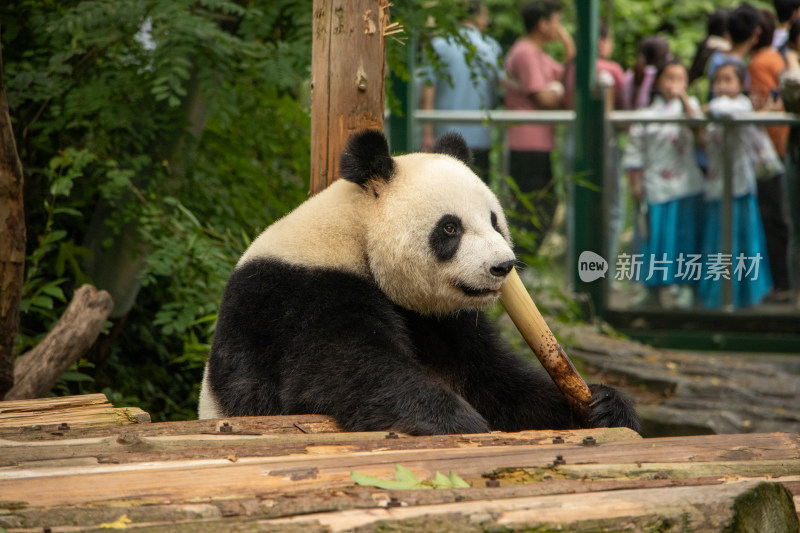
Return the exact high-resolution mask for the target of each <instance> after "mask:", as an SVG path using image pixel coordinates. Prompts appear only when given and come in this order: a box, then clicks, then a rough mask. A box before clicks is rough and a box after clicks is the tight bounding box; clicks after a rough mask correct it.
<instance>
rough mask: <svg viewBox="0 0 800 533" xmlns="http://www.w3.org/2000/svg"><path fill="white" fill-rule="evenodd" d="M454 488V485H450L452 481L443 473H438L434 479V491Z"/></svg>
mask: <svg viewBox="0 0 800 533" xmlns="http://www.w3.org/2000/svg"><path fill="white" fill-rule="evenodd" d="M452 487H453V484H452V483H450V479H449V478H448V477H447V476H445V475H444V474H442V473H441V472H439V471H437V472H436V475H435V476H434V477H433V488H434V489H450V488H452Z"/></svg>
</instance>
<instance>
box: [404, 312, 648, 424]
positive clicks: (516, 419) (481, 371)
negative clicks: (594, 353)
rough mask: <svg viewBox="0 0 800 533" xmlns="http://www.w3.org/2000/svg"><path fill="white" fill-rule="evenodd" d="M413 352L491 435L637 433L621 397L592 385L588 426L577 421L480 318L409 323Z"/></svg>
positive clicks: (531, 365)
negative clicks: (584, 430)
mask: <svg viewBox="0 0 800 533" xmlns="http://www.w3.org/2000/svg"><path fill="white" fill-rule="evenodd" d="M411 319H412V320H413V323H414V324H415V325H416V327H415V332H416V334H417V337H418V338H417V346H418V349H419V350H420V353H421V354H422V357H423V359H424V360H425V361H427V363H428V364H430V365H432V366H434V367H436V368H438V371H439V372H440V373H441V375H444V376H450V378H451V379H452V380H453V381H455V382H461V383H462V384H463V386H462V387H461V389H460V392H461V394H462V395H463V396H464V398H465V399H466V400H467V401H468V402H469V403H470V404H471V405H473V406H474V407H475V409H476V410H477V411H478V412H479V413H481V415H483V416H484V417H485V418H486V420H487V421H488V422H489V426H490V428H491V429H495V430H501V431H522V430H526V429H569V428H578V427H599V426H605V427H617V426H626V427H630V428H632V429H634V430H636V431H639V428H640V426H639V421H638V417H637V416H636V412H635V410H634V409H633V405H632V403H631V402H630V400H628V399H627V398H626V397H625V396H624V395H623V394H622V393H620V392H618V391H617V390H615V389H613V388H610V387H606V386H603V385H592V386H590V389H591V391H592V400H593V401H592V407H591V410H590V415H589V420H581V419H579V418H578V417H577V416H576V414H575V413H574V412H573V411H572V409H571V408H570V407H569V405H568V404H567V401H566V400H565V398H564V396H563V395H562V394H561V391H559V390H558V388H557V387H556V386H555V384H554V383H553V380H552V379H551V378H550V376H548V375H547V374H546V373H545V372H544V370H543V369H541V368H539V367H538V363H536V362H530V361H526V360H524V359H522V358H520V357H518V356H516V355H515V354H514V353H512V352H511V351H510V350H509V349H508V348H507V347H506V345H505V343H504V342H503V341H502V339H501V338H500V337H499V335H498V334H497V332H496V331H495V328H494V327H493V325H492V324H490V323H489V321H488V320H487V319H486V317H485V316H484V315H483V314H482V313H477V314H476V313H460V314H459V315H455V316H450V317H445V318H437V319H433V318H425V317H416V318H415V317H413V316H412V317H411Z"/></svg>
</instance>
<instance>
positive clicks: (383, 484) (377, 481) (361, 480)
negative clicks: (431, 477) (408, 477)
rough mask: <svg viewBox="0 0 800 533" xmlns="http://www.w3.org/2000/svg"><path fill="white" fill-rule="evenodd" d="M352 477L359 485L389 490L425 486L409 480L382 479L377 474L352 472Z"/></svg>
mask: <svg viewBox="0 0 800 533" xmlns="http://www.w3.org/2000/svg"><path fill="white" fill-rule="evenodd" d="M350 477H351V478H353V481H355V482H356V484H358V485H364V486H367V487H377V488H379V489H387V490H411V489H417V488H425V487H422V486H417V485H418V484H417V483H409V482H407V481H396V480H391V479H381V478H379V477H377V476H371V475H369V474H360V473H358V472H350Z"/></svg>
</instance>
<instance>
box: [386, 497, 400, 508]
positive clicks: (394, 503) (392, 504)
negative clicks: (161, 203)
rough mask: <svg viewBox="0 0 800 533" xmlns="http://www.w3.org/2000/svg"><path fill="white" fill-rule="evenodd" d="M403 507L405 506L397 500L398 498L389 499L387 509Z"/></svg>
mask: <svg viewBox="0 0 800 533" xmlns="http://www.w3.org/2000/svg"><path fill="white" fill-rule="evenodd" d="M402 505H403V504H402V503H400V500H398V499H397V498H395V497H394V496H392V497H391V498H389V501H388V502H386V507H400V506H402Z"/></svg>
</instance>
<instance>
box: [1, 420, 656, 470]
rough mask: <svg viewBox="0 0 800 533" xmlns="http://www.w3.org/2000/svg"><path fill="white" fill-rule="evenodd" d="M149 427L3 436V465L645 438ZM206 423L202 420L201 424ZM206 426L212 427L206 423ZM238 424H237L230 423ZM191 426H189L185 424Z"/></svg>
mask: <svg viewBox="0 0 800 533" xmlns="http://www.w3.org/2000/svg"><path fill="white" fill-rule="evenodd" d="M163 424H164V423H161V424H149V425H147V426H145V427H144V431H139V428H135V429H129V428H125V429H122V430H119V431H117V432H116V434H115V435H108V436H100V437H95V436H90V437H83V438H81V434H82V433H86V432H80V431H70V432H61V433H62V435H61V436H60V437H61V438H59V439H57V440H39V441H30V440H14V439H13V436H6V438H0V465H3V466H11V465H15V464H19V463H21V462H31V461H43V460H57V459H65V458H78V457H94V458H97V459H98V460H99V461H102V462H111V463H128V462H137V461H153V460H165V459H170V460H176V459H201V458H219V457H226V456H230V455H233V456H236V457H237V458H243V457H258V456H264V455H267V454H268V455H270V456H273V457H274V456H280V455H288V454H315V455H320V454H330V453H350V452H367V451H374V450H387V449H392V450H410V449H442V448H467V447H484V446H499V445H534V444H538V445H552V443H553V439H554V438H555V437H558V439H559V442H561V443H564V444H568V445H574V444H580V443H581V442H582V441H583V439H584V438H585V437H587V436H592V437H593V438H594V439H595V440H596V441H597V442H600V443H607V442H614V441H627V440H631V439H635V440H638V439H640V437H639V435H638V434H636V433H635V432H634V431H632V430H630V429H628V428H602V429H594V430H574V431H523V432H519V433H500V434H491V433H490V434H478V435H436V436H428V437H413V438H412V437H408V436H406V435H394V436H393V437H394V438H387V433H384V432H364V433H316V434H305V433H299V432H298V433H275V434H271V433H268V434H264V435H259V434H248V433H246V432H237V433H220V432H219V431H217V432H207V433H206V432H200V433H197V434H181V435H168V434H166V435H165V434H160V435H154V436H146V435H147V433H148V430H149V429H150V428H152V427H153V426H156V425H158V426H161V425H163ZM198 425H200V424H198ZM203 426H204V427H205V426H206V425H205V424H203ZM228 427H235V426H228ZM181 429H185V427H181Z"/></svg>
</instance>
